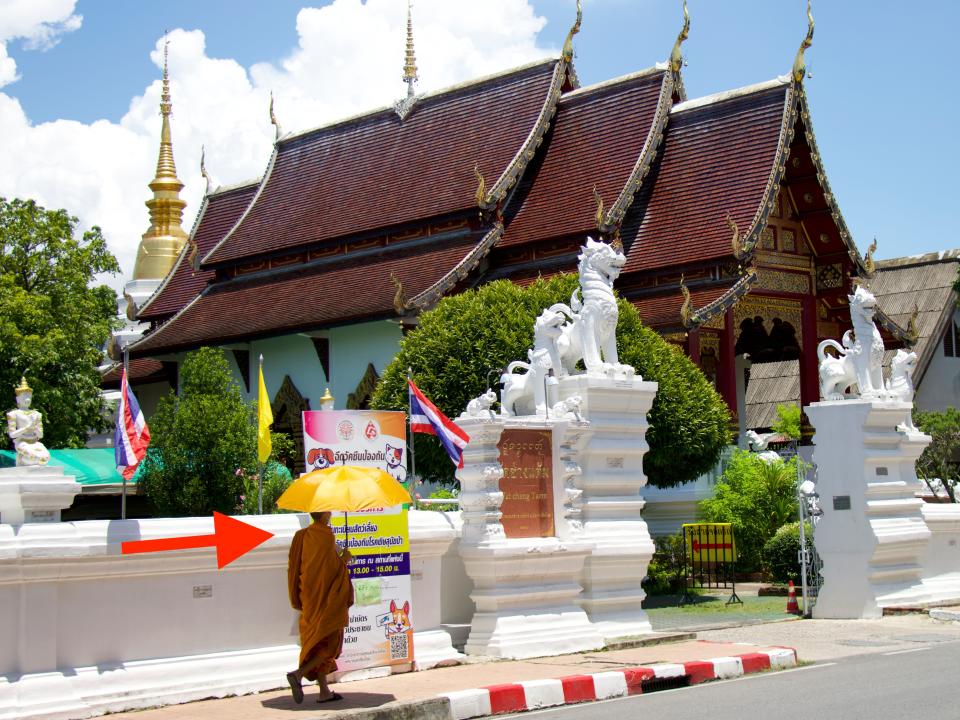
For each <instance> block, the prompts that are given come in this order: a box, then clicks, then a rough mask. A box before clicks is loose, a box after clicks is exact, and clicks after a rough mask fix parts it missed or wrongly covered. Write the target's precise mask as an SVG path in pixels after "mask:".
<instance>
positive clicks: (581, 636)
mask: <svg viewBox="0 0 960 720" xmlns="http://www.w3.org/2000/svg"><path fill="white" fill-rule="evenodd" d="M457 423H458V424H459V425H460V426H461V427H462V428H463V429H464V430H465V431H466V432H467V434H468V435H469V436H470V444H469V445H468V446H467V448H466V450H465V451H464V466H463V467H462V468H460V469H459V470H458V471H457V477H458V478H459V480H460V487H461V490H460V508H461V512H462V517H463V537H462V540H461V543H460V556H461V557H462V558H463V562H464V568H465V570H466V573H467V575H468V576H469V577H470V579H471V580H472V581H473V585H474V589H473V592H472V593H471V595H470V597H471V598H472V599H473V601H474V604H475V605H476V612H475V613H474V616H473V619H472V622H471V627H470V635H469V637H468V639H467V643H466V647H465V651H466V653H467V654H468V655H492V656H495V657H504V658H526V657H537V656H545V655H560V654H565V653H572V652H579V651H584V650H595V649H597V648H600V647H602V646H603V638H602V637H601V636H600V635H599V634H598V633H597V631H596V630H595V629H594V627H593V626H592V625H591V624H590V621H589V619H588V618H587V615H586V613H585V612H584V611H583V610H582V609H581V608H580V606H579V605H578V604H577V597H578V595H579V593H580V590H581V588H580V585H579V583H578V582H577V577H578V575H579V574H580V572H581V570H582V568H583V563H584V560H585V559H586V558H587V556H588V555H589V553H590V551H591V550H592V548H593V544H592V543H589V542H583V541H578V540H576V539H573V538H570V535H571V534H572V531H571V528H570V523H571V522H575V521H573V520H571V519H570V518H569V514H570V511H571V510H572V500H573V498H574V497H576V495H578V493H577V492H576V490H575V488H573V487H572V484H573V482H574V481H573V478H574V477H575V476H576V474H577V472H578V471H579V468H578V467H577V466H576V464H575V462H573V460H572V444H574V443H575V442H576V439H577V438H578V437H579V435H580V434H581V433H582V430H583V428H582V426H580V425H579V424H576V423H570V422H567V421H564V420H558V421H549V420H544V419H541V418H527V419H525V418H511V419H507V420H505V419H504V418H501V417H499V416H496V417H494V416H489V417H484V418H473V417H467V416H461V417H460V418H459V419H458V420H457ZM505 424H506V425H509V426H510V427H512V428H529V429H540V430H542V429H551V430H552V432H553V435H552V437H553V497H554V521H555V527H556V528H557V533H558V534H560V533H562V534H563V535H565V536H567V537H566V538H564V539H561V538H560V537H549V538H539V537H531V538H507V537H506V536H505V535H504V530H503V526H502V524H501V523H500V517H501V513H500V505H501V503H502V502H503V492H502V491H501V490H500V479H501V478H502V477H503V467H502V466H501V465H500V459H499V456H500V453H499V450H498V448H497V444H498V442H499V440H500V435H501V433H502V432H503V429H504V426H505ZM571 426H574V427H573V430H571ZM568 484H569V485H570V487H569V488H568V487H567V485H568ZM568 489H569V490H570V491H571V492H567V490H568Z"/></svg>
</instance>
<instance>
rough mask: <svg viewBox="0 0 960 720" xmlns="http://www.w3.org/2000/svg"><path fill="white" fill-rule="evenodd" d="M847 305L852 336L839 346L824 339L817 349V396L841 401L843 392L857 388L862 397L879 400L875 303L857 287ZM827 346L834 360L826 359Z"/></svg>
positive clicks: (880, 381)
mask: <svg viewBox="0 0 960 720" xmlns="http://www.w3.org/2000/svg"><path fill="white" fill-rule="evenodd" d="M847 299H848V300H849V302H850V321H851V322H852V323H853V334H851V332H850V331H849V330H848V331H847V332H846V333H844V335H843V346H841V345H840V343H838V342H837V341H836V340H824V341H823V342H821V343H820V344H819V345H818V346H817V357H818V358H819V359H820V397H821V398H822V399H823V400H843V399H844V397H846V395H845V392H846V391H847V390H848V389H849V388H850V387H851V386H853V385H856V386H857V390H858V391H859V396H860V397H862V398H881V397H883V395H884V394H885V388H884V386H883V350H884V348H883V338H882V337H881V336H880V331H879V330H878V329H877V326H876V325H875V324H874V322H873V315H874V313H875V311H876V304H877V300H876V298H875V297H874V296H873V293H871V292H870V291H869V290H867V289H866V288H864V287H863V286H858V287H857V290H856V292H855V293H854V294H853V295H848V296H847ZM827 347H832V348H834V349H835V350H836V351H837V352H838V353H839V356H838V357H835V358H834V357H830V356H829V355H828V354H827V353H826V352H825V350H826V348H827Z"/></svg>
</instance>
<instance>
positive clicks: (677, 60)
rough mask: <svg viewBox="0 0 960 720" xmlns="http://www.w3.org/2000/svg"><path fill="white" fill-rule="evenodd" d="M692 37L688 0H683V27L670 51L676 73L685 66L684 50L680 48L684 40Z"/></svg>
mask: <svg viewBox="0 0 960 720" xmlns="http://www.w3.org/2000/svg"><path fill="white" fill-rule="evenodd" d="M688 37H690V11H689V10H687V0H683V27H682V28H681V29H680V34H679V35H677V41H676V42H675V43H674V44H673V50H672V51H671V52H670V70H672V71H673V73H674V75H676V74H677V73H679V72H680V69H681V68H682V67H683V65H684V62H683V52H682V50H681V48H680V46H681V45H683V41H684V40H686V39H687V38H688Z"/></svg>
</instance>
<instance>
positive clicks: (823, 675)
mask: <svg viewBox="0 0 960 720" xmlns="http://www.w3.org/2000/svg"><path fill="white" fill-rule="evenodd" d="M958 657H960V641H958V640H948V639H944V640H943V641H941V642H936V643H931V644H926V645H925V644H917V646H916V647H912V648H908V649H906V650H895V651H890V652H884V653H879V654H872V655H857V656H849V657H843V658H839V659H838V660H836V661H835V662H825V663H820V664H815V665H807V666H803V667H800V668H797V669H795V670H787V671H780V672H776V673H764V674H760V675H751V676H747V677H745V678H742V679H739V680H728V681H723V682H712V683H706V684H703V685H696V686H694V687H690V688H683V689H679V690H665V691H661V692H657V693H651V694H649V695H638V696H635V697H631V698H622V699H618V700H609V701H606V702H597V703H589V704H585V705H573V706H567V707H562V708H557V709H555V710H542V711H538V712H529V713H523V714H522V715H514V716H510V717H516V718H518V720H534V719H535V718H543V719H544V720H602V719H603V720H606V719H607V718H611V717H623V718H629V717H646V718H661V719H662V720H670V719H671V718H690V717H704V718H709V719H710V720H744V719H745V718H746V719H748V720H750V719H759V718H781V717H782V718H788V717H792V718H797V717H812V718H817V719H822V720H828V719H832V718H844V717H848V718H870V720H904V719H905V718H923V720H956V719H957V718H958V717H960V707H958V705H957V697H956V693H955V691H954V688H955V683H954V682H953V681H952V680H951V678H953V677H954V675H955V668H956V660H957V658H958ZM500 717H501V718H502V717H504V716H500Z"/></svg>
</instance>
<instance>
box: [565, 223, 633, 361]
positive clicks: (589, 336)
mask: <svg viewBox="0 0 960 720" xmlns="http://www.w3.org/2000/svg"><path fill="white" fill-rule="evenodd" d="M579 260H580V264H579V265H578V270H579V272H580V287H578V288H577V289H576V290H574V292H573V295H572V296H571V297H570V306H569V308H568V307H567V306H565V305H562V304H558V305H554V306H553V309H555V310H557V311H560V312H564V313H565V314H567V315H568V316H569V318H570V319H569V322H567V324H566V325H564V327H563V332H562V334H561V335H560V337H559V338H558V339H557V346H558V348H559V353H560V358H561V362H562V367H561V369H560V370H559V372H558V375H559V376H561V377H562V376H564V375H568V374H570V373H572V372H574V370H575V369H576V367H577V363H578V362H580V360H583V364H584V366H585V367H586V369H587V374H590V375H613V374H615V373H622V374H625V375H627V376H632V375H633V374H634V370H633V368H632V367H630V366H629V365H622V364H621V363H620V362H619V360H618V358H617V336H616V330H617V320H618V319H619V315H620V314H619V311H618V309H617V299H616V297H615V296H614V294H613V281H614V280H616V279H617V277H618V276H619V275H620V271H621V270H623V266H624V265H625V264H626V262H627V259H626V257H624V255H623V253H622V252H621V251H619V250H616V249H614V248H613V246H611V245H608V244H607V243H604V242H597V241H596V240H594V239H593V238H590V237H588V238H587V244H586V245H584V246H583V247H582V248H581V253H580V257H579Z"/></svg>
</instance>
